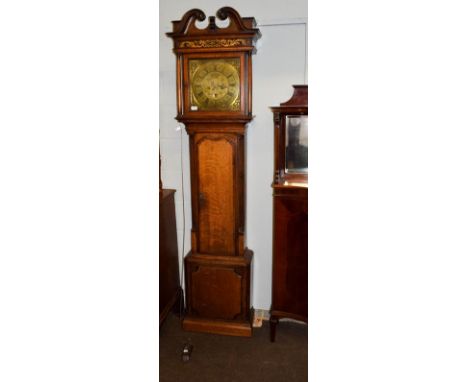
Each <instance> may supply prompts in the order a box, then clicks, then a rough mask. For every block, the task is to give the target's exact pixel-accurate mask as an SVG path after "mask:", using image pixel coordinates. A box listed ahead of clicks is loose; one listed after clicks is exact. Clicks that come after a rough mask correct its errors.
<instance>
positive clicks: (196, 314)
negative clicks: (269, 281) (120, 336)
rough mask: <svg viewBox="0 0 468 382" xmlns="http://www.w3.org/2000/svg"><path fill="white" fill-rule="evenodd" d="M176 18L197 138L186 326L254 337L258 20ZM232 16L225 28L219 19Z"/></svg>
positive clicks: (182, 82) (179, 76) (182, 106)
mask: <svg viewBox="0 0 468 382" xmlns="http://www.w3.org/2000/svg"><path fill="white" fill-rule="evenodd" d="M205 18H206V16H205V14H204V13H203V12H202V11H201V10H199V9H192V10H190V11H188V12H187V13H185V15H184V16H183V17H182V19H180V20H177V21H173V22H172V24H173V31H172V32H170V33H167V35H168V36H169V37H171V38H172V39H173V40H174V48H173V51H174V53H175V55H176V81H177V82H176V89H177V116H176V119H177V120H178V121H180V122H181V123H183V124H184V125H185V128H186V131H187V133H188V135H189V142H190V183H191V202H192V232H191V251H190V252H189V253H188V254H187V255H186V256H185V259H184V263H185V272H184V273H185V292H186V298H185V301H186V304H187V306H186V315H185V317H184V319H183V322H182V326H183V328H184V329H185V330H189V331H197V332H208V333H217V334H225V335H233V336H244V337H250V336H251V335H252V323H251V320H252V315H251V309H252V305H251V301H250V296H251V277H252V270H251V267H252V258H253V252H252V250H250V249H248V248H247V247H246V246H245V239H244V236H245V232H244V230H245V190H246V185H245V164H246V161H245V148H246V147H245V133H246V129H247V124H248V122H250V121H251V120H252V118H253V117H252V93H253V92H252V54H253V53H255V52H256V49H255V44H256V41H257V39H258V38H260V36H261V34H260V31H259V30H258V29H257V28H256V22H255V19H254V18H253V17H240V15H239V14H238V13H237V11H235V10H234V9H232V8H230V7H223V8H221V9H219V10H218V12H216V17H215V16H210V17H209V18H208V26H207V27H206V28H204V29H199V28H198V27H197V25H196V23H197V21H203V20H205ZM216 18H218V19H220V20H229V22H228V23H227V26H226V27H223V28H221V27H218V25H216V22H215V19H216Z"/></svg>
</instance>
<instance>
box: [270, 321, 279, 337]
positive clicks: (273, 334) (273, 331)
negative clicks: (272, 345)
mask: <svg viewBox="0 0 468 382" xmlns="http://www.w3.org/2000/svg"><path fill="white" fill-rule="evenodd" d="M276 325H278V317H276V316H270V341H271V342H275V339H276Z"/></svg>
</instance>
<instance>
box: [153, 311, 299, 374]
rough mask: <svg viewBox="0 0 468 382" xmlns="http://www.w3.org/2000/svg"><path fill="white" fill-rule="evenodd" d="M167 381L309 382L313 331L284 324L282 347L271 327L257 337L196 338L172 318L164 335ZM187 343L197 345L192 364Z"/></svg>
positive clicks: (260, 330) (162, 361) (258, 331)
mask: <svg viewBox="0 0 468 382" xmlns="http://www.w3.org/2000/svg"><path fill="white" fill-rule="evenodd" d="M159 335H160V338H159V378H160V381H161V382H178V381H181V382H182V381H190V382H198V381H200V382H202V381H203V382H210V381H221V382H222V381H229V382H237V381H253V382H255V381H262V382H263V381H265V382H266V381H268V382H271V381H278V382H280V381H288V382H295V381H296V382H299V381H301V382H303V381H307V326H306V325H304V324H301V323H296V322H290V321H287V322H285V321H281V322H280V324H279V325H278V329H277V334H276V342H274V343H271V342H270V340H269V327H268V322H265V321H264V323H263V326H262V327H261V328H254V332H253V336H252V338H242V337H230V336H221V335H216V334H203V333H190V332H184V331H183V330H182V329H181V322H180V320H179V318H178V317H177V316H175V315H173V314H169V316H168V318H167V320H166V322H165V323H164V324H163V326H162V327H161V329H160V332H159ZM185 343H190V344H192V345H193V352H192V356H191V359H190V361H188V362H182V360H181V354H182V348H183V346H184V344H185Z"/></svg>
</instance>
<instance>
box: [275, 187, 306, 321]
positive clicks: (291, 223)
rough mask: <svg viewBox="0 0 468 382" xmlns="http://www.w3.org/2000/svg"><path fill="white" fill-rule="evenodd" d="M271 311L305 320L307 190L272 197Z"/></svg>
mask: <svg viewBox="0 0 468 382" xmlns="http://www.w3.org/2000/svg"><path fill="white" fill-rule="evenodd" d="M274 219H275V220H274V230H273V234H274V238H273V243H274V263H273V303H272V307H273V309H274V310H278V311H282V312H288V313H291V314H294V315H298V316H300V317H303V318H305V317H307V191H304V195H303V196H302V197H300V196H293V195H275V196H274Z"/></svg>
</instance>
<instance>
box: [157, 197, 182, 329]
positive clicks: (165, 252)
mask: <svg viewBox="0 0 468 382" xmlns="http://www.w3.org/2000/svg"><path fill="white" fill-rule="evenodd" d="M174 193H175V190H167V189H161V190H160V192H159V325H160V326H161V324H162V323H163V322H164V319H165V318H166V316H167V314H168V313H169V312H170V311H171V309H173V308H175V309H176V308H178V303H179V302H180V300H179V299H180V298H182V294H181V287H180V277H179V255H178V249H177V228H176V220H175V205H174Z"/></svg>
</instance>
